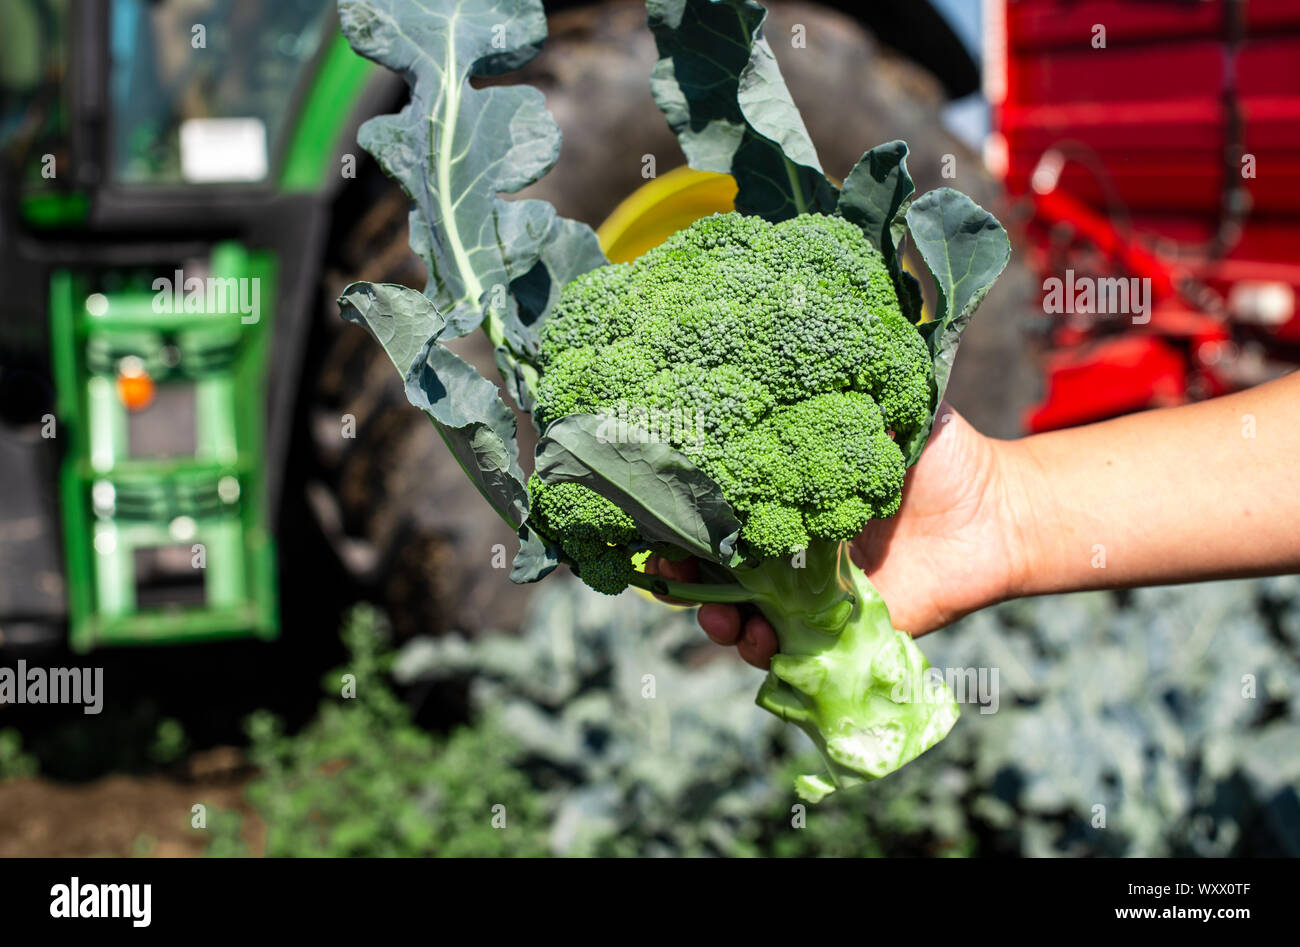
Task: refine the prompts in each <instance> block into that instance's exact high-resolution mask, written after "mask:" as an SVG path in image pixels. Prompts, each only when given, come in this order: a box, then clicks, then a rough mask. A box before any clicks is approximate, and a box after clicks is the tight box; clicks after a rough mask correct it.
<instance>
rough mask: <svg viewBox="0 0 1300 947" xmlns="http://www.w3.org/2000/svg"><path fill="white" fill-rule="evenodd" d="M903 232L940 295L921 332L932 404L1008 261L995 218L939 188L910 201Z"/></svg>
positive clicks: (1007, 245) (940, 395) (1006, 243)
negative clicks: (969, 326)
mask: <svg viewBox="0 0 1300 947" xmlns="http://www.w3.org/2000/svg"><path fill="white" fill-rule="evenodd" d="M907 227H908V230H909V231H910V232H911V234H912V241H913V242H914V243H915V244H916V249H917V251H918V252H919V253H920V254H921V258H922V259H923V260H925V265H926V267H927V268H928V269H929V270H930V274H931V275H932V276H933V277H934V283H935V286H936V287H937V289H938V291H939V303H938V307H937V311H936V312H935V317H934V320H933V322H929V323H923V324H922V325H921V332H922V334H923V335H924V336H925V339H926V343H927V344H928V345H929V347H930V356H931V358H933V359H934V381H935V388H936V404H937V402H938V401H939V400H941V399H942V398H943V394H944V391H945V390H947V387H948V377H949V375H950V374H951V373H952V363H953V359H954V358H956V355H957V345H958V343H959V342H960V341H961V334H962V332H963V331H964V330H965V328H966V326H967V324H969V322H970V317H971V315H972V314H973V313H974V312H975V310H976V308H977V307H978V306H979V304H980V302H982V301H983V299H984V296H985V295H986V294H987V293H988V291H989V287H990V286H992V285H993V281H994V280H996V279H997V278H998V276H999V275H1001V273H1002V271H1003V270H1004V269H1005V268H1006V265H1007V260H1009V259H1010V258H1011V241H1010V240H1009V239H1008V238H1007V232H1006V231H1005V230H1003V229H1002V225H1001V224H1000V223H998V219H997V218H996V217H994V216H993V215H992V214H990V213H989V212H988V211H986V210H985V209H984V208H982V207H980V206H979V205H978V204H976V203H975V202H974V201H972V200H971V199H970V198H969V197H967V196H966V195H965V194H962V193H961V192H960V191H954V190H953V189H952V188H947V187H941V188H938V189H936V190H933V191H930V192H928V193H927V194H925V195H924V196H922V197H920V198H918V199H917V200H915V201H913V202H912V205H911V206H910V207H909V208H908V209H907Z"/></svg>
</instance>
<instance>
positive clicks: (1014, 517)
mask: <svg viewBox="0 0 1300 947" xmlns="http://www.w3.org/2000/svg"><path fill="white" fill-rule="evenodd" d="M989 443H990V446H991V449H992V452H993V465H994V469H995V471H996V477H997V480H998V484H999V488H1000V489H999V507H1000V508H999V510H998V513H997V518H998V521H999V522H998V527H999V529H1000V531H1001V532H1002V535H1003V536H1004V537H1005V542H1006V547H1005V548H1006V556H1005V558H1006V575H1005V576H1004V588H1003V594H1002V600H1006V599H1013V598H1021V597H1024V596H1026V595H1037V594H1040V593H1042V592H1044V591H1048V590H1049V589H1048V588H1047V587H1046V586H1044V584H1043V582H1042V579H1043V576H1044V575H1047V574H1050V572H1051V569H1052V562H1053V559H1054V555H1053V550H1052V548H1051V546H1050V543H1051V540H1052V538H1053V537H1055V536H1056V527H1055V525H1054V523H1053V515H1052V512H1051V508H1052V501H1051V497H1052V491H1051V489H1050V485H1049V484H1048V483H1047V476H1046V473H1045V471H1044V470H1043V467H1042V465H1041V464H1040V463H1039V461H1038V459H1037V458H1036V457H1035V456H1034V452H1033V450H1032V448H1031V446H1030V445H1029V443H1028V440H1027V439H1020V440H1014V441H1001V440H990V442H989Z"/></svg>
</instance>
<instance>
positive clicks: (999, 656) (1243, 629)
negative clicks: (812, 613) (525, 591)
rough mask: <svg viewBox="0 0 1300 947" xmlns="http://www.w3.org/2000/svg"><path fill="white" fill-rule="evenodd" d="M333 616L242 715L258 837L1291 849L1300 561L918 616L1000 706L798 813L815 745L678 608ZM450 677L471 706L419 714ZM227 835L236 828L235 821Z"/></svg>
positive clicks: (455, 847) (576, 602)
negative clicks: (337, 645) (496, 616)
mask: <svg viewBox="0 0 1300 947" xmlns="http://www.w3.org/2000/svg"><path fill="white" fill-rule="evenodd" d="M344 638H345V643H346V645H347V647H348V649H349V651H350V654H351V658H350V661H349V662H348V666H347V667H345V668H343V669H341V670H340V671H339V672H336V673H333V674H331V675H329V676H328V677H327V679H326V682H325V686H326V690H327V693H328V694H330V695H331V696H329V697H328V698H327V699H326V700H325V701H323V702H322V704H321V707H320V711H319V713H318V715H317V717H316V718H315V719H314V720H313V721H312V722H311V723H309V724H308V726H307V727H305V728H304V729H303V730H302V731H301V732H299V733H297V734H295V735H288V734H286V733H285V732H284V731H283V729H282V727H281V726H280V724H279V723H278V722H277V721H276V720H275V718H273V717H271V716H270V715H268V714H258V715H255V716H254V717H253V718H251V719H250V721H249V727H248V732H249V738H250V741H251V749H250V752H249V755H250V761H251V762H252V763H253V764H254V765H256V766H257V767H258V769H259V771H260V773H259V776H258V777H257V778H256V779H255V780H254V782H253V783H252V784H251V785H250V787H249V791H248V796H249V801H250V802H251V804H252V805H253V807H254V809H255V810H256V811H257V812H258V813H259V815H260V816H261V817H262V819H263V820H264V821H265V823H266V826H267V831H266V842H265V853H266V854H268V855H461V854H475V855H533V854H547V853H549V854H555V855H648V856H657V855H775V856H816V855H831V856H880V855H905V856H966V855H1015V854H1022V855H1035V856H1038V855H1073V856H1086V855H1128V856H1134V855H1138V856H1150V855H1166V854H1169V855H1202V856H1222V855H1290V856H1295V855H1300V834H1298V833H1300V796H1298V795H1297V786H1298V785H1300V756H1298V755H1297V754H1296V752H1295V751H1296V749H1297V748H1298V747H1300V725H1297V724H1296V723H1295V722H1294V720H1295V719H1297V717H1298V716H1300V715H1298V714H1297V711H1300V662H1297V659H1296V654H1297V646H1298V645H1300V578H1297V577H1288V578H1280V579H1268V580H1252V581H1238V582H1224V583H1212V584H1204V585H1196V586H1187V587H1182V588H1164V589H1147V590H1139V591H1135V592H1126V593H1109V592H1096V593H1085V594H1076V595H1069V596H1058V597H1051V598H1043V599H1035V600H1025V601H1020V602H1013V603H1007V604H1005V605H1002V606H999V607H997V608H993V609H989V610H987V611H985V612H982V613H979V614H976V615H973V616H971V617H969V618H967V619H965V620H963V621H962V622H960V623H958V624H957V625H955V626H954V627H952V628H950V629H948V630H946V631H943V632H939V633H937V634H934V635H931V636H929V637H927V638H925V639H924V641H923V647H924V650H925V651H926V652H927V654H928V655H929V657H930V659H931V661H932V662H933V663H934V664H935V665H936V666H939V667H996V668H997V669H998V682H999V684H1000V690H999V694H998V707H997V710H996V712H993V713H981V712H980V708H979V707H978V706H975V705H968V706H967V707H966V708H965V711H964V714H963V718H962V720H961V721H960V722H959V724H958V725H957V727H956V728H955V729H954V730H953V732H952V734H951V735H950V736H949V737H948V739H947V740H945V741H944V742H943V743H941V744H940V745H939V746H938V747H936V748H935V749H934V750H932V751H930V752H929V753H927V754H926V755H925V756H924V757H922V758H921V759H920V760H918V761H917V762H915V763H913V764H911V765H909V766H907V767H904V768H903V769H902V770H901V771H899V772H898V773H895V774H894V775H892V776H890V777H888V778H886V779H884V780H881V781H879V782H877V783H874V784H871V785H868V786H865V787H862V788H860V789H857V790H854V791H850V792H845V793H839V794H837V795H835V796H832V797H831V798H830V799H829V800H827V801H826V802H824V803H822V804H821V805H819V806H815V807H809V808H808V809H807V810H806V811H805V810H803V809H802V807H800V806H799V805H798V800H797V799H795V797H794V796H793V794H792V792H791V791H790V785H791V779H792V777H793V775H794V774H795V773H796V772H799V771H801V770H805V769H806V768H807V767H809V766H816V765H817V764H816V760H815V758H814V757H812V754H811V745H810V744H808V743H807V741H806V739H805V738H804V737H803V735H802V734H801V733H800V732H799V731H798V730H796V729H795V728H792V727H784V726H782V725H781V724H780V723H779V722H778V721H777V720H775V719H774V718H772V717H770V716H769V715H768V714H765V713H762V712H760V711H759V710H758V709H757V708H755V707H754V705H753V695H754V692H755V690H756V689H757V686H758V683H759V680H760V678H761V672H759V671H756V670H755V669H753V668H750V667H748V666H747V665H744V664H743V663H741V662H740V661H739V659H738V658H736V656H735V655H734V654H733V653H732V652H731V651H729V650H723V649H719V648H715V647H713V646H711V645H709V644H708V643H707V642H706V641H705V640H704V638H703V636H702V635H701V634H700V633H699V631H698V630H697V628H696V627H695V624H694V618H693V615H692V614H691V613H690V612H689V611H686V610H681V609H673V608H669V607H667V606H664V605H661V604H658V603H656V602H653V601H650V600H648V599H646V598H644V597H641V596H638V595H635V594H631V593H629V594H625V595H623V596H621V597H618V598H616V599H615V598H607V597H603V596H600V595H597V594H595V593H592V592H590V591H588V590H586V589H585V588H584V587H582V586H580V585H579V584H578V583H576V582H573V581H559V580H553V581H552V582H551V583H548V584H547V586H545V587H543V588H542V589H541V590H540V591H539V593H538V597H537V600H536V604H535V607H534V609H533V612H532V615H531V618H530V619H529V621H528V623H527V626H526V628H525V631H524V633H523V634H522V635H520V636H507V635H487V636H481V637H479V638H476V639H474V640H472V641H471V640H466V639H465V638H462V637H460V636H457V635H450V636H443V637H440V638H425V639H416V640H414V641H411V642H408V643H407V644H406V645H405V646H404V647H403V648H402V649H401V651H400V652H398V653H397V654H395V655H393V654H390V653H389V652H388V651H387V650H386V646H385V644H384V640H385V628H384V622H383V619H382V617H381V616H380V615H378V613H376V612H375V611H373V610H372V609H369V608H364V607H363V608H359V609H357V610H355V611H354V612H353V613H352V615H351V617H350V619H349V621H348V624H347V626H346V628H345V630H344ZM345 673H346V674H353V675H355V680H356V689H355V695H356V696H355V697H353V698H342V697H340V696H339V695H340V693H341V689H342V686H343V684H342V678H341V675H342V674H345ZM458 688H459V691H458V690H457V689H458ZM448 693H460V694H463V695H466V696H467V698H468V709H469V722H468V723H465V724H462V725H459V726H456V727H454V728H453V729H452V730H451V731H450V732H448V733H445V734H437V733H431V732H429V731H428V730H427V729H425V728H424V727H422V726H421V725H420V724H419V723H417V717H425V716H427V715H428V714H427V713H425V711H426V710H427V709H428V708H429V707H434V708H436V709H437V710H438V713H439V714H441V713H442V707H443V703H444V702H445V700H446V695H447V694H448ZM399 694H402V695H404V699H403V697H401V696H399ZM1252 694H1253V696H1252ZM494 807H504V808H500V809H495V810H494ZM494 813H496V814H497V816H498V822H499V817H500V815H502V814H504V817H505V824H504V826H500V825H498V826H494V825H493V817H494ZM212 833H213V842H212V845H211V846H210V854H214V855H221V854H237V853H241V852H243V851H244V850H245V847H244V845H243V842H242V841H241V837H240V826H239V825H238V820H237V818H234V817H227V816H225V815H223V816H221V817H219V818H217V819H215V820H214V825H213V828H212Z"/></svg>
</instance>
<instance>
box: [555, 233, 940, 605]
mask: <svg viewBox="0 0 1300 947" xmlns="http://www.w3.org/2000/svg"><path fill="white" fill-rule="evenodd" d="M538 366H539V368H540V369H541V381H540V384H539V388H538V404H537V408H536V414H537V416H538V419H539V421H540V422H541V423H542V424H543V425H545V424H547V423H549V422H551V421H553V420H555V419H557V418H560V417H563V416H565V415H567V414H574V413H590V414H597V413H602V412H614V413H619V414H621V416H623V417H626V418H629V419H632V420H633V421H636V420H638V419H640V420H643V421H644V422H645V423H648V424H650V425H651V426H653V427H654V428H655V430H656V432H657V433H658V435H659V436H661V437H663V438H664V439H666V440H667V441H668V442H669V443H670V444H671V445H672V446H673V447H675V448H676V449H678V450H680V451H681V452H682V453H683V454H685V455H686V456H687V457H688V458H690V460H691V461H692V462H693V463H694V464H695V465H696V466H697V467H699V468H700V469H701V470H703V471H704V472H705V473H706V474H708V475H709V476H710V477H711V478H712V479H713V480H714V481H716V482H717V484H718V485H719V487H721V489H722V493H723V495H724V496H725V497H726V499H727V501H728V502H729V503H730V504H731V506H732V507H733V509H735V511H736V513H737V515H738V516H739V517H740V519H741V522H742V524H743V528H742V530H741V536H740V538H741V540H742V543H743V548H744V549H745V550H746V551H747V552H748V553H750V554H752V555H754V556H757V557H759V558H769V557H776V556H784V555H788V554H790V553H793V552H795V551H797V550H799V549H803V548H805V547H807V545H808V543H809V542H810V541H812V540H816V539H823V540H829V541H839V540H846V539H850V538H852V537H853V536H855V535H856V534H857V533H858V532H859V531H861V529H862V527H863V526H865V525H866V523H867V522H868V521H869V520H871V519H872V518H876V517H884V516H891V515H893V513H894V512H895V511H896V510H897V509H898V504H899V497H900V492H901V489H902V482H903V471H904V460H903V454H902V451H901V450H900V448H899V447H898V445H897V443H895V441H900V442H901V441H904V440H906V439H907V438H909V437H911V436H912V435H913V434H914V433H916V432H917V431H918V430H920V429H921V428H923V426H924V425H925V424H927V423H928V421H929V418H930V415H931V411H932V408H933V403H932V390H933V389H932V366H931V364H930V357H929V353H928V351H927V349H926V346H925V342H924V341H923V340H922V338H921V335H920V333H919V332H918V331H917V329H916V327H915V326H913V325H912V324H911V323H910V322H908V321H907V319H906V318H905V317H904V316H903V314H902V311H901V309H900V308H899V305H898V299H897V297H896V295H895V292H894V286H893V281H892V279H891V277H890V274H889V271H888V269H887V267H886V265H885V262H884V260H883V258H882V257H881V255H880V253H879V251H877V250H876V248H875V247H873V246H872V245H871V244H870V242H869V241H868V240H867V238H866V237H865V236H864V235H863V233H862V231H861V230H860V229H859V228H858V227H857V226H856V225H855V224H853V223H851V222H849V221H847V220H845V219H843V218H840V217H829V216H824V215H820V214H804V215H800V216H798V217H795V218H792V219H790V220H786V221H783V222H781V223H778V224H771V223H768V222H767V221H765V220H763V219H762V218H759V217H753V216H742V215H740V214H737V213H727V214H715V215H713V216H711V217H706V218H703V219H702V220H698V221H696V222H695V223H694V224H692V225H691V226H690V227H688V228H686V229H685V230H681V231H678V232H677V233H676V234H674V235H673V236H671V237H670V238H669V239H668V240H666V241H665V242H664V243H663V244H661V245H660V246H658V247H656V248H654V249H652V250H650V251H648V252H647V253H645V254H644V255H643V256H641V257H640V258H639V259H638V260H636V261H635V262H633V263H630V264H628V263H620V264H612V265H609V266H605V267H601V268H599V269H595V270H592V271H590V272H588V273H585V274H584V275H582V276H580V277H578V278H577V279H575V280H573V281H572V282H571V283H569V284H568V285H567V286H565V287H564V290H563V292H562V294H561V296H560V299H559V301H558V302H557V303H556V305H555V307H554V309H553V311H552V313H551V315H550V317H549V318H548V319H547V321H546V323H545V325H544V326H543V328H542V334H541V351H540V355H539V359H538ZM550 489H552V490H554V489H556V488H550ZM581 492H589V491H586V488H584V487H578V486H573V490H572V493H573V495H574V496H575V497H576V496H577V495H578V494H579V493H581ZM593 496H594V494H593ZM595 499H596V500H599V501H600V502H599V503H596V502H594V501H593V502H591V503H590V504H589V505H579V504H578V503H577V502H576V500H574V499H570V498H569V497H567V496H566V502H568V503H569V504H570V508H571V509H573V510H582V511H584V512H588V511H589V512H590V513H591V514H592V515H596V514H597V513H598V514H599V515H600V517H602V518H601V519H600V520H599V521H598V522H594V523H591V524H588V523H586V521H584V520H583V519H582V516H581V515H569V516H566V517H565V518H564V519H563V522H561V521H560V519H559V518H557V517H556V516H555V514H554V513H553V512H549V511H547V510H543V511H541V512H540V513H535V514H534V517H535V519H537V522H538V529H539V531H541V532H542V533H543V534H544V535H547V536H549V537H550V538H552V539H553V540H554V541H556V542H557V543H558V544H559V545H560V546H561V548H562V549H564V551H565V553H566V554H567V555H568V557H569V558H570V559H573V560H574V561H575V562H577V563H579V572H580V574H582V575H583V577H584V578H585V579H588V582H589V584H593V586H594V585H595V583H594V582H591V577H592V576H593V575H596V574H598V575H599V576H600V587H601V591H611V590H612V591H619V586H618V576H619V575H621V573H618V572H616V571H615V570H611V569H610V568H608V567H607V566H605V565H602V566H601V567H600V569H599V570H596V569H595V568H594V567H593V566H587V567H585V568H584V566H583V565H582V564H581V560H580V559H579V554H581V555H582V556H583V557H585V558H586V559H587V560H588V561H589V562H590V561H591V560H592V557H593V555H594V556H596V557H597V558H599V560H600V561H601V562H602V563H605V562H606V560H607V558H608V553H607V549H609V548H610V546H609V544H613V545H624V544H625V543H626V542H627V540H619V539H616V538H613V535H614V532H616V531H614V532H612V531H610V530H608V529H607V526H608V524H609V522H610V521H611V520H612V518H613V512H611V511H617V508H616V507H614V506H613V504H610V503H608V501H604V500H601V499H600V498H599V497H596V498H595ZM534 502H535V503H536V498H535V499H534ZM553 503H554V501H551V503H543V506H544V507H546V506H552V505H553ZM601 504H604V505H603V506H602V505H601ZM620 515H621V514H620ZM624 520H625V522H623V521H620V525H622V526H627V525H628V524H629V523H630V520H626V517H624ZM587 527H590V529H588V528H587ZM593 529H594V530H595V532H592V530H593ZM597 534H598V535H599V536H600V537H601V540H600V542H601V545H599V547H598V548H595V547H593V546H592V545H591V544H592V542H593V541H594V537H595V536H596V535H597ZM629 535H631V536H635V529H634V528H632V529H630V531H629ZM621 555H622V556H623V557H624V558H625V559H626V558H628V557H629V556H630V551H628V550H626V549H624V551H623V552H622V553H621Z"/></svg>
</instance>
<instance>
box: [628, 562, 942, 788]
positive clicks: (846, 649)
mask: <svg viewBox="0 0 1300 947" xmlns="http://www.w3.org/2000/svg"><path fill="white" fill-rule="evenodd" d="M728 571H729V572H730V573H731V575H732V576H733V577H735V579H736V583H737V584H735V585H732V584H714V585H706V584H702V583H697V582H676V581H673V580H670V579H663V578H660V577H659V576H649V575H644V574H642V573H634V576H633V579H632V584H633V585H637V586H639V587H641V588H643V589H646V590H648V591H650V592H653V593H655V594H656V595H663V596H668V597H671V598H677V599H681V600H683V601H688V602H697V603H704V602H732V603H749V604H752V605H754V606H755V607H757V608H758V610H759V611H761V612H762V613H763V615H764V616H765V617H766V618H767V620H768V621H770V622H771V623H772V627H773V628H774V629H776V637H777V643H778V648H779V653H778V654H776V655H775V656H774V657H773V658H772V670H771V671H770V672H769V673H768V675H767V679H766V680H765V681H763V686H762V687H760V688H759V691H758V698H757V701H756V702H757V704H758V705H759V706H760V707H762V708H763V709H764V710H768V711H770V712H772V713H774V714H776V715H777V716H778V717H780V718H781V719H783V720H787V721H789V722H790V723H795V724H798V725H799V726H800V727H801V728H802V729H803V731H804V732H805V733H807V734H808V736H809V737H810V738H811V739H812V741H813V743H814V744H815V745H816V747H817V749H818V751H820V753H821V755H822V759H824V760H825V761H826V766H827V768H828V769H829V771H830V773H829V779H828V778H827V777H826V776H822V775H817V774H810V775H806V776H800V777H799V778H798V779H797V780H796V781H795V789H796V790H797V791H798V793H799V795H800V797H802V798H803V799H806V800H808V801H809V802H817V801H818V800H820V799H822V798H823V797H824V796H826V795H827V794H829V793H832V792H834V791H835V790H836V789H841V788H845V787H848V786H853V785H857V784H858V783H863V782H867V781H869V780H872V779H879V778H880V777H881V776H886V775H888V774H889V773H892V772H893V771H894V770H896V769H898V768H899V767H900V766H902V765H903V764H905V763H907V762H910V761H911V760H913V759H915V758H916V757H918V756H920V755H921V754H922V753H924V752H925V751H926V750H928V749H929V748H930V747H932V746H934V745H935V744H936V743H938V742H939V741H940V740H942V739H943V738H944V736H946V735H947V733H948V731H949V730H950V729H952V725H953V724H954V723H956V722H957V717H958V715H959V711H958V709H957V701H956V700H955V699H954V698H953V694H952V690H951V689H950V688H949V687H948V685H947V683H946V682H945V681H944V680H943V679H942V677H940V676H938V675H932V674H930V673H927V672H929V670H930V662H929V661H927V660H926V659H925V655H923V654H922V653H921V649H920V648H918V647H917V646H916V643H915V642H913V641H912V637H911V635H909V634H907V633H906V632H903V631H898V630H897V629H895V628H894V626H893V624H892V622H891V621H890V619H889V609H888V608H887V607H886V606H885V600H884V599H883V598H881V596H880V593H879V592H877V591H876V589H875V587H874V586H873V585H872V584H871V582H870V581H869V580H868V579H867V576H866V574H865V573H864V572H863V571H862V570H861V569H859V568H858V567H857V566H855V565H854V564H853V561H852V560H851V559H850V558H849V545H848V543H844V542H839V543H836V542H825V541H821V540H817V541H814V542H813V543H812V544H811V545H809V547H808V549H807V550H806V551H805V552H804V554H803V555H802V557H792V558H791V559H766V560H763V561H762V562H761V563H759V565H758V566H756V567H753V568H737V569H731V570H728Z"/></svg>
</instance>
